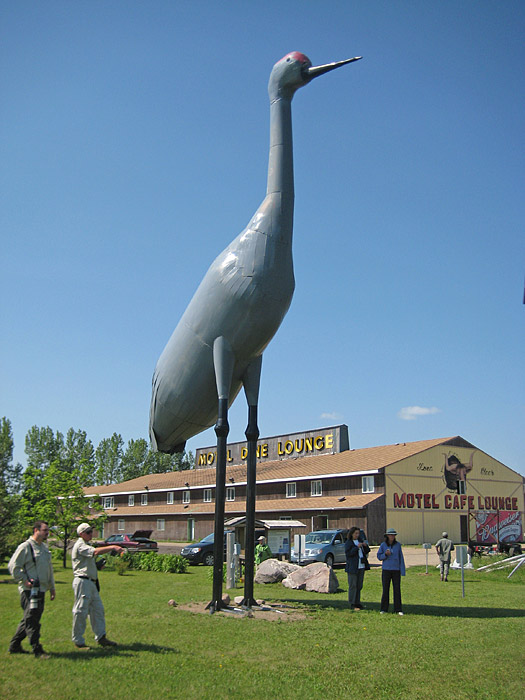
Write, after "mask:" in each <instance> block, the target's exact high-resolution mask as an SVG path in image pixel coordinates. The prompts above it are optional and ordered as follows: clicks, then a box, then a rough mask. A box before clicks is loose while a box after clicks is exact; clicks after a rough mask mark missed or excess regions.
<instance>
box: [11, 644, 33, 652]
mask: <svg viewBox="0 0 525 700" xmlns="http://www.w3.org/2000/svg"><path fill="white" fill-rule="evenodd" d="M9 653H10V654H29V652H28V651H26V650H25V649H22V645H21V644H15V646H12V647H9Z"/></svg>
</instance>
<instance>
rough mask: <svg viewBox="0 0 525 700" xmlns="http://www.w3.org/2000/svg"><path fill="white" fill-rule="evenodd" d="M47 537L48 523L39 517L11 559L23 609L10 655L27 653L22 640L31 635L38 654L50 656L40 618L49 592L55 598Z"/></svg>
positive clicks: (11, 567)
mask: <svg viewBox="0 0 525 700" xmlns="http://www.w3.org/2000/svg"><path fill="white" fill-rule="evenodd" d="M48 537H49V525H48V524H47V523H46V522H45V521H44V520H36V521H35V523H34V525H33V534H32V535H31V537H29V539H27V540H26V541H25V542H22V544H20V545H18V547H17V548H16V551H15V553H14V554H13V556H12V557H11V559H10V560H9V564H8V568H9V573H10V574H11V576H12V577H13V578H14V579H15V581H16V582H17V583H18V591H19V593H20V604H21V606H22V610H23V611H24V616H23V617H22V620H21V621H20V624H19V625H18V627H17V630H16V632H15V633H14V635H13V638H12V639H11V642H10V644H9V653H10V654H26V653H27V652H26V651H24V649H22V640H23V639H24V638H25V637H29V643H30V644H31V646H32V647H33V654H34V655H35V657H36V658H40V659H48V658H49V654H47V653H46V652H45V651H44V649H43V648H42V645H41V644H40V618H41V617H42V613H43V612H44V599H45V595H46V591H49V597H50V598H51V600H54V599H55V578H54V575H53V565H52V563H51V552H50V551H49V549H48V548H47V545H46V543H45V541H46V540H47V538H48Z"/></svg>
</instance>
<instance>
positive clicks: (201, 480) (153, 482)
mask: <svg viewBox="0 0 525 700" xmlns="http://www.w3.org/2000/svg"><path fill="white" fill-rule="evenodd" d="M436 445H454V446H456V447H474V445H471V444H470V443H469V442H467V441H466V440H464V439H463V438H461V437H453V438H436V439H433V440H418V441H417V442H403V443H396V444H395V445H383V446H381V447H364V448H361V449H358V450H346V451H345V452H339V453H337V454H329V455H310V456H308V457H297V458H295V459H282V460H278V461H272V462H260V463H258V464H257V482H258V483H261V482H267V483H271V482H283V481H290V480H301V479H315V478H324V477H327V476H344V475H346V474H348V475H351V474H354V475H355V474H360V473H361V474H374V473H377V472H378V471H380V470H382V469H384V468H385V467H387V466H389V465H390V464H394V463H395V462H399V461H400V460H402V459H405V458H406V457H411V456H412V455H415V454H418V453H420V452H424V451H425V450H428V449H430V448H432V447H435V446H436ZM215 478H216V470H215V469H214V468H211V469H191V470H186V471H176V472H167V473H165V474H148V475H147V476H140V477H138V478H136V479H130V480H129V481H123V482H121V483H119V484H109V485H103V486H90V487H87V488H85V489H84V492H85V494H86V495H88V496H89V495H113V494H115V495H117V494H122V493H145V492H146V491H150V492H152V491H170V490H184V489H186V488H190V489H191V488H196V487H200V488H203V487H209V488H213V487H214V486H215ZM245 483H246V465H240V466H226V484H227V485H232V486H233V485H237V486H239V485H241V484H245ZM352 498H353V497H352ZM290 500H291V499H286V501H287V504H288V505H287V506H286V509H287V510H289V509H290V507H289V502H290ZM299 500H303V499H297V501H299ZM321 500H322V497H321V498H320V499H319V500H318V499H315V501H316V503H320V501H321ZM308 501H309V502H310V499H308ZM202 505H203V506H206V505H208V506H209V507H210V509H211V511H212V510H214V508H215V506H214V504H202ZM228 505H230V506H231V505H232V504H231V503H230V504H229V503H228V502H227V503H226V507H227V512H235V511H231V510H228ZM275 505H276V503H275ZM151 507H152V508H153V507H154V508H157V507H158V506H151ZM190 507H191V505H190ZM341 507H343V506H341ZM344 507H345V508H348V507H349V505H348V503H347V504H346V505H345V506H344ZM134 508H137V507H136V506H134ZM172 508H173V506H170V511H169V512H170V513H173V512H174V511H173V510H172ZM146 509H147V507H144V510H146ZM188 511H189V508H187V509H185V512H188ZM211 511H210V512H211ZM134 512H135V513H137V510H135V511H134ZM141 512H142V510H141ZM199 512H203V511H199Z"/></svg>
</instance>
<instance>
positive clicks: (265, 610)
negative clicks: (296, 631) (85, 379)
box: [175, 603, 306, 622]
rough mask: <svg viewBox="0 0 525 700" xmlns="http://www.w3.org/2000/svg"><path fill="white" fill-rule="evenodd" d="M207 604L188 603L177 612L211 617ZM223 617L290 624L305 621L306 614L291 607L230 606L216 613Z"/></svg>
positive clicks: (179, 607)
mask: <svg viewBox="0 0 525 700" xmlns="http://www.w3.org/2000/svg"><path fill="white" fill-rule="evenodd" d="M206 605H207V603H186V604H182V605H177V606H176V607H175V610H187V611H188V612H192V613H197V614H206V615H209V614H210V611H209V610H206ZM214 614H215V615H221V616H222V617H232V618H236V619H238V620H242V619H246V618H250V619H254V620H278V621H279V622H285V621H286V622H290V621H293V620H305V619H306V614H305V613H304V612H303V611H302V610H297V608H292V607H291V606H289V605H264V606H262V607H258V606H257V607H253V608H252V609H251V610H243V609H242V608H240V606H239V607H237V606H233V605H232V606H230V608H229V609H228V610H219V612H216V613H214Z"/></svg>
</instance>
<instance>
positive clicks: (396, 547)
mask: <svg viewBox="0 0 525 700" xmlns="http://www.w3.org/2000/svg"><path fill="white" fill-rule="evenodd" d="M396 535H397V532H396V531H395V530H394V528H393V527H390V528H388V530H387V531H386V532H385V541H384V542H383V543H382V544H381V546H380V547H379V550H378V552H377V558H378V559H379V561H380V562H382V564H383V571H382V572H381V580H382V582H383V595H382V597H381V614H382V613H386V612H388V606H389V604H390V582H392V585H393V587H394V612H395V613H397V614H398V615H402V614H403V609H402V604H401V576H404V575H405V559H404V557H403V550H402V548H401V544H400V543H399V542H398V541H397V540H396Z"/></svg>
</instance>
